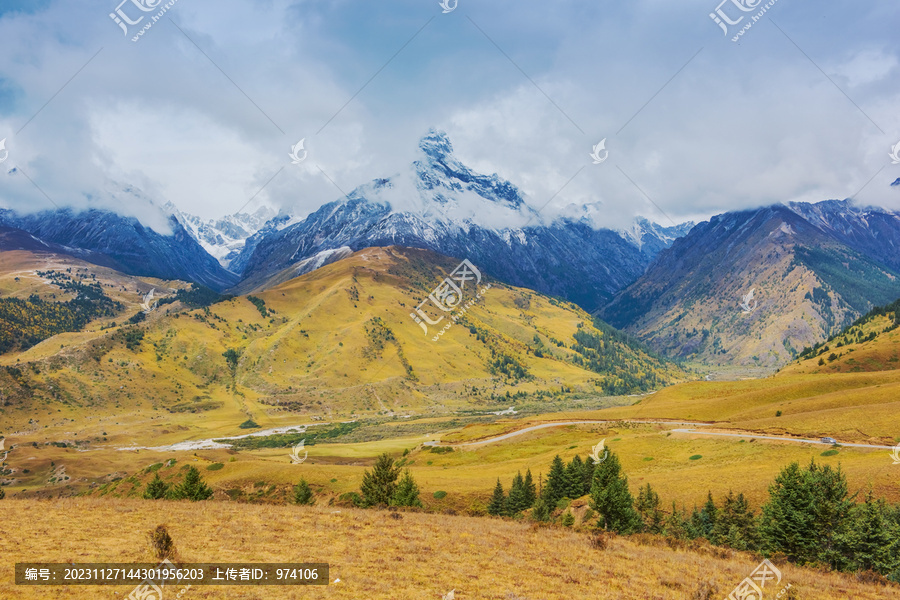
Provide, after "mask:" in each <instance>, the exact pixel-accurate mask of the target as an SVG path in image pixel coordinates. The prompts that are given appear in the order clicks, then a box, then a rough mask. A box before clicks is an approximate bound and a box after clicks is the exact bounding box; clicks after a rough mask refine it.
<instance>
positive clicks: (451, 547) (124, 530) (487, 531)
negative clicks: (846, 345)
mask: <svg viewBox="0 0 900 600" xmlns="http://www.w3.org/2000/svg"><path fill="white" fill-rule="evenodd" d="M393 515H399V518H393ZM159 524H166V525H167V526H168V529H169V532H170V534H171V535H172V538H173V539H174V541H175V544H176V547H177V549H178V559H179V560H181V561H184V562H231V561H233V562H302V561H308V562H313V561H317V562H327V563H329V564H330V580H331V581H332V584H331V585H329V586H327V587H326V586H322V587H318V586H311V587H301V588H294V589H291V588H287V587H194V588H191V589H190V590H188V591H187V592H186V593H185V594H184V595H183V596H182V598H183V599H184V600H190V599H198V600H199V599H201V598H204V599H228V600H232V599H234V600H237V599H247V600H249V599H265V600H279V599H304V600H306V599H318V598H335V599H338V598H346V599H354V600H356V599H376V598H392V599H402V600H407V599H419V598H421V599H435V600H439V599H440V598H442V597H443V596H444V595H445V594H447V593H448V592H449V591H450V590H456V598H457V599H459V600H469V599H476V598H480V599H496V600H516V599H518V600H538V599H543V600H557V599H558V600H573V599H580V598H585V599H588V598H589V599H603V600H607V599H608V600H619V599H621V600H625V599H634V600H648V599H649V600H683V599H692V598H701V599H707V600H712V599H716V600H719V599H721V598H724V597H726V596H727V595H728V593H729V592H731V590H732V589H733V588H734V587H735V586H736V585H737V584H738V583H740V582H741V581H742V580H743V579H744V578H745V577H747V576H748V575H749V574H750V573H751V572H752V571H753V569H754V568H755V567H756V566H757V564H758V563H759V562H760V558H759V557H757V556H753V555H750V554H745V553H737V552H732V551H729V550H724V549H713V548H705V547H699V548H698V549H695V550H689V549H672V548H670V547H668V546H667V545H666V544H665V543H664V542H663V541H662V540H659V539H657V538H652V537H634V538H622V537H611V538H609V540H608V543H607V547H606V549H598V548H596V547H594V546H592V544H591V543H590V541H589V540H590V538H589V534H587V533H583V532H576V531H570V530H566V529H559V528H533V527H531V526H530V525H529V524H527V523H523V522H515V521H509V520H498V519H486V518H474V517H465V516H446V515H429V514H421V513H389V512H386V511H375V510H372V511H364V510H357V509H346V508H341V509H336V508H333V507H327V506H320V507H306V508H300V507H294V506H259V505H246V504H226V503H220V502H201V503H196V504H194V503H188V502H163V501H158V502H150V501H138V500H111V499H63V500H54V501H35V500H27V501H18V500H13V501H7V502H6V503H5V504H4V518H3V519H2V520H0V544H2V551H3V555H4V561H3V564H2V567H0V597H2V598H4V599H7V598H8V599H17V600H18V599H21V600H29V599H41V600H43V599H46V598H58V599H65V600H68V599H71V600H82V599H84V600H88V599H89V600H99V599H103V598H110V599H112V598H124V597H126V596H127V595H128V593H129V592H130V591H131V589H132V587H131V586H110V587H101V586H69V587H16V586H14V585H13V580H14V578H13V565H14V564H15V563H16V562H26V561H44V562H60V561H66V562H68V561H72V562H153V556H152V555H151V553H150V546H149V543H148V540H147V532H148V531H149V530H150V529H152V528H154V527H156V526H157V525H159ZM779 568H780V570H781V571H782V573H783V580H782V582H781V584H780V586H779V587H780V588H781V587H786V586H787V585H788V584H790V586H791V588H790V590H789V594H790V595H785V596H782V597H783V598H795V599H800V598H802V599H815V600H881V599H886V598H900V587H896V586H893V587H885V586H881V585H877V584H872V583H863V582H860V581H858V580H857V579H856V577H855V576H850V575H841V574H837V573H828V572H821V571H817V570H812V569H806V568H802V567H797V566H794V565H791V564H780V563H779ZM337 579H340V582H337V583H334V581H335V580H337ZM703 586H709V587H706V588H703ZM701 589H711V590H714V591H713V592H712V593H711V594H709V595H697V592H698V591H699V590H701ZM767 591H768V590H767ZM767 597H768V595H767ZM772 597H774V595H773V596H772Z"/></svg>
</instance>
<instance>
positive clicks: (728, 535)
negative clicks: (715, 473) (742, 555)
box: [711, 490, 757, 550]
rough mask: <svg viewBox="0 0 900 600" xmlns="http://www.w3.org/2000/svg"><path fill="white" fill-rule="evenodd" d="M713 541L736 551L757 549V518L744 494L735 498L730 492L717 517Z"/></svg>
mask: <svg viewBox="0 0 900 600" xmlns="http://www.w3.org/2000/svg"><path fill="white" fill-rule="evenodd" d="M711 541H712V542H713V543H715V544H720V545H723V546H728V547H729V548H734V549H735V550H753V549H755V548H756V547H757V535H756V518H755V517H754V515H753V510H752V509H751V508H750V503H749V502H748V501H747V499H746V498H744V494H738V495H737V496H735V495H734V493H733V492H731V491H730V490H729V492H728V494H727V495H726V496H725V499H724V500H723V501H722V507H721V508H720V509H719V511H718V514H717V516H716V522H715V524H714V525H713V530H712V536H711Z"/></svg>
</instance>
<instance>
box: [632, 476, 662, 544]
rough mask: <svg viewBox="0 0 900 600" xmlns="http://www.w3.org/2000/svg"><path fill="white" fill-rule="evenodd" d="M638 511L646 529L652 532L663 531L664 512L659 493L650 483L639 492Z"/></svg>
mask: <svg viewBox="0 0 900 600" xmlns="http://www.w3.org/2000/svg"><path fill="white" fill-rule="evenodd" d="M637 511H638V514H640V515H641V520H642V521H643V522H644V529H646V530H647V531H649V532H650V533H662V530H663V514H662V511H661V510H659V495H658V494H657V493H656V492H654V491H653V488H651V487H650V484H649V483H648V484H647V485H646V486H644V487H642V488H641V489H640V491H639V492H638V499H637Z"/></svg>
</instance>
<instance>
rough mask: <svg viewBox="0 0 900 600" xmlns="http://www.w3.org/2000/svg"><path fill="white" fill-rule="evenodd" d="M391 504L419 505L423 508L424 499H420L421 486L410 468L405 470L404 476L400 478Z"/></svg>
mask: <svg viewBox="0 0 900 600" xmlns="http://www.w3.org/2000/svg"><path fill="white" fill-rule="evenodd" d="M391 506H417V507H419V508H422V501H421V500H419V486H418V485H417V484H416V481H415V480H414V479H413V477H412V474H411V473H410V472H409V469H406V470H405V471H404V472H403V477H402V478H401V479H400V483H399V484H397V489H396V491H394V496H393V497H392V498H391Z"/></svg>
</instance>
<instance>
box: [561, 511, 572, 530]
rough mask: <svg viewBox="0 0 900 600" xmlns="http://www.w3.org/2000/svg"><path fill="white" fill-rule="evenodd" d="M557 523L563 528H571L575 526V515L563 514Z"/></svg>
mask: <svg viewBox="0 0 900 600" xmlns="http://www.w3.org/2000/svg"><path fill="white" fill-rule="evenodd" d="M559 522H560V523H561V524H562V526H563V527H571V526H572V525H574V524H575V515H573V514H572V513H570V512H565V513H563V516H562V519H560V521H559Z"/></svg>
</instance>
